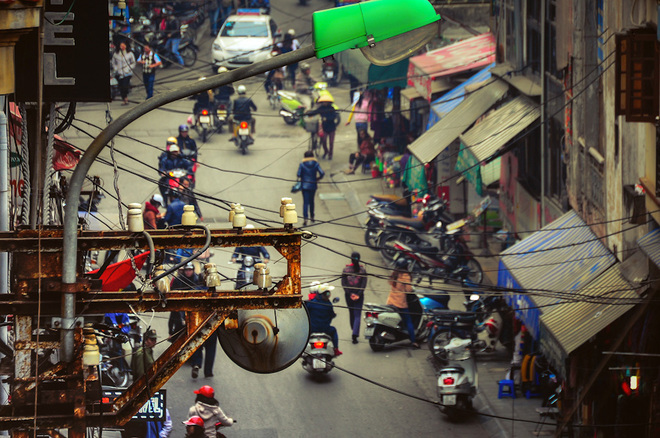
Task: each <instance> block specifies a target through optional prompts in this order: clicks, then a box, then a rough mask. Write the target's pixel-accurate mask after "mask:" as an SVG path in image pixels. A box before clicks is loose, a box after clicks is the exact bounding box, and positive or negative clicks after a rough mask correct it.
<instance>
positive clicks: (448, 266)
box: [392, 220, 484, 284]
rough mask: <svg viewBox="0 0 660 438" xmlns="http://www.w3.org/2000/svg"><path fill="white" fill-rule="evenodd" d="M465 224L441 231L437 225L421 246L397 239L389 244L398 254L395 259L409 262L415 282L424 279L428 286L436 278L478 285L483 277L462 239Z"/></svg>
mask: <svg viewBox="0 0 660 438" xmlns="http://www.w3.org/2000/svg"><path fill="white" fill-rule="evenodd" d="M457 223H458V224H459V225H455V224H457ZM461 224H462V225H461ZM464 224H465V222H463V220H461V221H458V222H454V223H451V224H449V225H447V226H446V230H445V231H444V232H443V231H442V226H441V225H438V226H436V228H435V230H434V231H432V232H431V233H430V235H429V234H428V233H427V235H426V236H423V237H424V242H423V243H422V244H421V245H420V244H415V243H405V242H402V241H398V240H396V241H394V242H393V243H392V246H393V247H394V250H395V251H397V252H398V254H396V255H395V257H394V258H395V259H398V258H401V257H403V258H405V259H407V260H408V269H409V270H410V273H411V276H412V278H413V281H415V282H417V283H419V282H420V281H421V280H422V278H423V277H427V278H428V280H429V282H430V283H431V284H433V280H438V279H441V280H443V281H445V282H446V281H448V280H456V281H460V282H463V281H468V282H470V283H472V284H481V282H482V281H483V278H484V274H483V269H482V268H481V264H480V263H479V261H477V259H475V257H474V255H473V254H472V251H470V249H469V248H468V246H467V244H466V243H465V241H464V240H463V239H462V238H461V234H462V229H463V225H464ZM434 241H435V242H434ZM429 244H430V245H429Z"/></svg>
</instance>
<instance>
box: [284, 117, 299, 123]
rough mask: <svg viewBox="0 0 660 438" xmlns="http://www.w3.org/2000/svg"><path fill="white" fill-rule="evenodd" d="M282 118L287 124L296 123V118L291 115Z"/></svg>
mask: <svg viewBox="0 0 660 438" xmlns="http://www.w3.org/2000/svg"><path fill="white" fill-rule="evenodd" d="M282 118H283V119H284V123H286V124H287V125H295V124H296V119H295V118H293V117H291V116H282Z"/></svg>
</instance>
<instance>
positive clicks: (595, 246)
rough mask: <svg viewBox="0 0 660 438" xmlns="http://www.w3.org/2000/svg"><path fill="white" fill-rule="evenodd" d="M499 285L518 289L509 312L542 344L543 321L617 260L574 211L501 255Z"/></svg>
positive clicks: (512, 295) (509, 300) (509, 299)
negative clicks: (540, 337)
mask: <svg viewBox="0 0 660 438" xmlns="http://www.w3.org/2000/svg"><path fill="white" fill-rule="evenodd" d="M500 257H501V259H500V270H499V273H498V279H497V285H498V286H499V287H503V288H507V289H513V292H510V293H508V294H507V297H506V298H507V301H508V303H509V305H510V306H512V307H513V308H514V309H516V313H517V314H518V316H519V317H520V318H521V319H522V321H523V322H524V323H525V325H526V326H527V328H528V329H529V331H530V333H531V335H532V336H533V337H534V338H535V339H538V336H539V317H540V314H541V313H545V312H551V311H552V306H553V305H556V304H557V303H560V302H562V301H563V300H566V299H570V298H572V297H575V296H576V295H575V291H577V290H579V289H580V288H582V287H584V286H585V285H587V284H588V283H589V282H591V281H593V280H594V279H595V278H597V277H598V276H599V275H600V274H602V273H603V272H604V271H605V270H607V269H608V268H609V267H610V266H612V265H613V264H614V263H615V262H616V258H615V257H614V255H612V253H611V252H610V251H609V250H608V249H607V248H606V247H605V245H603V244H602V243H601V242H600V240H599V239H598V237H597V236H596V235H595V234H594V233H593V232H592V231H591V229H590V228H589V227H588V226H587V225H586V224H585V223H584V221H583V220H582V219H581V218H580V216H578V215H577V213H575V211H572V210H571V211H569V212H568V213H566V214H564V215H563V216H561V217H560V218H558V219H556V220H555V221H554V222H552V223H550V224H548V225H546V226H545V227H543V228H542V229H541V230H539V231H537V232H535V233H534V234H532V235H530V236H529V237H527V238H526V239H524V240H522V241H521V242H518V243H517V244H515V245H513V246H512V247H510V248H508V249H506V250H505V251H502V252H501V253H500Z"/></svg>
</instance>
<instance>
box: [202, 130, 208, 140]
mask: <svg viewBox="0 0 660 438" xmlns="http://www.w3.org/2000/svg"><path fill="white" fill-rule="evenodd" d="M201 138H202V143H206V140H207V138H208V131H207V129H206V128H202V135H201Z"/></svg>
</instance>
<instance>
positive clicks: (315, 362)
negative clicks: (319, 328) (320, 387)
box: [302, 332, 335, 376]
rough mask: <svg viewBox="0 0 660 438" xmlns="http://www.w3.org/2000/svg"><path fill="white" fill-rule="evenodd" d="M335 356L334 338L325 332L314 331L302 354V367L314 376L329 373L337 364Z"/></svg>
mask: <svg viewBox="0 0 660 438" xmlns="http://www.w3.org/2000/svg"><path fill="white" fill-rule="evenodd" d="M334 357H335V345H334V343H333V342H332V338H331V337H330V336H329V335H327V334H325V333H318V332H316V333H312V334H311V335H309V341H307V347H306V348H305V352H304V353H303V356H302V361H303V362H302V367H303V368H304V369H305V371H307V372H308V373H310V374H311V375H313V376H320V375H323V374H328V373H329V372H330V370H332V368H334V366H335V362H334V361H333V359H334Z"/></svg>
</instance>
